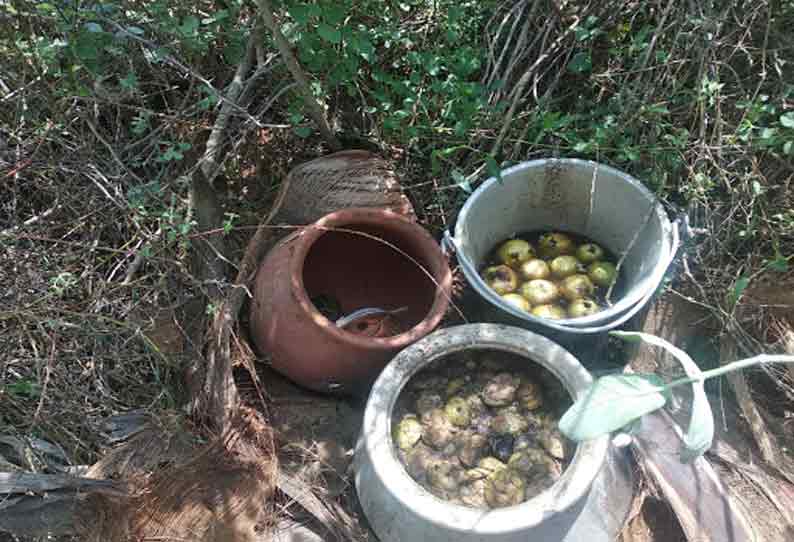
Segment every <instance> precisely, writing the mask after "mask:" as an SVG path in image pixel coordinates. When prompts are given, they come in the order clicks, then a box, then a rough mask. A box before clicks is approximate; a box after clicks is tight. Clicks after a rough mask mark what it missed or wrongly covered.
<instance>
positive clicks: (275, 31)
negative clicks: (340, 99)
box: [256, 0, 342, 151]
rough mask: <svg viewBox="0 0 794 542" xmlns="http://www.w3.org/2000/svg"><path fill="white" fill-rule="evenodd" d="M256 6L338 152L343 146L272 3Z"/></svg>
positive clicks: (259, 1) (322, 131) (309, 109)
mask: <svg viewBox="0 0 794 542" xmlns="http://www.w3.org/2000/svg"><path fill="white" fill-rule="evenodd" d="M256 4H257V6H259V14H260V15H261V16H262V20H263V21H264V22H265V26H266V27H267V28H268V29H269V30H270V33H271V34H272V35H273V40H274V41H275V42H276V48H278V51H279V52H280V53H281V56H283V57H284V61H285V62H286V63H287V68H289V71H290V73H291V74H292V77H293V78H294V79H295V82H296V83H297V84H298V90H299V91H300V93H301V95H302V96H303V101H304V102H305V104H306V109H307V112H308V113H309V116H310V117H311V118H312V120H313V121H314V123H315V124H316V125H317V128H318V129H319V130H320V134H321V135H322V136H323V139H325V141H326V143H328V146H329V147H331V149H332V150H334V151H338V150H339V149H341V148H342V144H341V143H339V140H338V139H337V138H336V136H335V135H334V134H333V132H332V131H331V127H330V126H329V125H328V121H327V120H326V118H325V113H324V112H323V108H322V106H321V105H320V104H319V102H317V100H316V99H315V98H314V94H312V90H311V87H310V86H309V80H308V79H307V78H306V74H305V73H304V71H303V68H301V66H300V64H299V63H298V59H297V58H295V54H294V53H293V52H292V48H291V47H290V44H289V43H288V42H287V39H286V38H285V37H284V34H282V33H281V29H279V27H278V25H277V24H276V21H275V19H274V18H273V5H272V4H271V3H270V0H256Z"/></svg>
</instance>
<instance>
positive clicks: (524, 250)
mask: <svg viewBox="0 0 794 542" xmlns="http://www.w3.org/2000/svg"><path fill="white" fill-rule="evenodd" d="M497 254H498V255H499V259H500V260H501V262H502V263H503V264H505V265H509V266H513V267H515V266H517V265H520V264H521V263H523V262H525V261H527V260H530V259H532V258H534V257H535V250H534V249H533V248H532V245H530V244H529V243H527V242H526V241H524V240H523V239H511V240H510V241H506V242H505V243H503V244H502V246H500V247H499V250H498V252H497Z"/></svg>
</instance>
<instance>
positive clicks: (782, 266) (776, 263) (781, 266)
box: [767, 256, 789, 273]
mask: <svg viewBox="0 0 794 542" xmlns="http://www.w3.org/2000/svg"><path fill="white" fill-rule="evenodd" d="M767 267H768V268H769V269H771V270H772V271H777V272H778V273H786V272H787V271H788V267H789V266H788V260H787V259H786V258H784V257H783V256H778V257H777V258H775V259H774V260H772V261H771V262H769V265H767Z"/></svg>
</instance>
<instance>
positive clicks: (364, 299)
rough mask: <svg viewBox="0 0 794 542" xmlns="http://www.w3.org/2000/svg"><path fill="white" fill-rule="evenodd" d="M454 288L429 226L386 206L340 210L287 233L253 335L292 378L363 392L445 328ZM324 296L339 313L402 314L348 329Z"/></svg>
mask: <svg viewBox="0 0 794 542" xmlns="http://www.w3.org/2000/svg"><path fill="white" fill-rule="evenodd" d="M451 286H452V276H451V273H450V270H449V266H448V264H447V260H446V257H445V256H444V254H443V253H442V251H441V247H440V246H439V245H438V243H436V241H435V240H434V239H433V238H432V237H431V236H430V234H429V233H428V232H427V231H426V230H425V229H424V228H422V227H421V226H419V225H418V224H416V223H415V222H413V221H411V220H409V219H407V218H405V217H404V216H402V215H401V214H398V213H396V212H394V211H390V210H386V209H378V208H349V209H343V210H340V211H336V212H334V213H331V214H328V215H326V216H324V217H323V218H321V219H320V220H318V221H317V222H315V223H314V224H312V225H310V226H307V227H305V228H302V229H301V230H299V231H297V232H296V233H294V234H292V235H290V236H288V237H287V238H285V239H284V240H283V241H282V242H280V243H279V244H278V245H277V246H276V247H274V248H273V250H271V251H270V252H269V253H268V255H267V256H266V257H265V259H264V260H263V261H262V263H261V264H260V267H259V270H258V272H257V276H256V281H255V284H254V299H253V302H252V303H251V308H250V330H251V335H252V338H253V340H254V343H255V344H256V346H257V348H258V350H259V351H260V352H262V353H263V354H266V355H268V356H269V357H270V359H271V363H272V366H273V368H274V369H275V370H277V371H279V372H281V373H282V374H284V375H286V376H287V377H288V378H290V379H291V380H293V381H294V382H296V383H298V384H300V385H302V386H304V387H307V388H310V389H313V390H317V391H323V392H351V393H361V392H362V391H363V392H365V391H366V390H368V388H369V386H370V385H371V383H372V381H373V380H374V379H375V378H376V377H377V375H378V373H379V372H380V370H381V369H382V368H383V366H384V365H386V363H387V362H388V361H389V360H390V359H391V358H392V357H393V356H394V354H396V353H397V352H398V351H400V350H401V349H403V348H405V347H406V346H408V345H409V344H411V343H413V342H415V341H417V340H419V339H421V338H422V337H424V336H425V335H427V334H428V333H430V332H431V331H432V330H433V329H434V328H435V327H436V326H437V325H438V323H439V322H440V321H441V319H442V318H443V316H444V313H445V312H446V309H447V307H448V304H449V296H450V291H451ZM320 298H323V299H330V300H333V301H334V303H335V304H337V305H338V310H339V311H340V314H347V315H349V314H350V313H355V312H356V311H358V310H359V309H362V308H380V309H386V310H395V309H397V310H398V311H399V313H398V314H394V315H391V316H389V319H388V320H386V319H385V318H384V319H383V320H382V321H380V322H374V323H373V321H372V318H370V319H369V321H368V322H367V323H366V325H365V324H364V323H363V322H361V321H360V322H359V324H360V325H361V328H358V327H355V326H353V327H344V328H343V327H340V326H339V325H338V320H331V319H329V318H327V317H326V316H324V315H323V313H321V312H320V311H319V310H318V307H317V306H315V303H316V302H318V301H317V300H318V299H320ZM313 300H314V301H313ZM373 327H374V332H373V333H370V331H372V329H373Z"/></svg>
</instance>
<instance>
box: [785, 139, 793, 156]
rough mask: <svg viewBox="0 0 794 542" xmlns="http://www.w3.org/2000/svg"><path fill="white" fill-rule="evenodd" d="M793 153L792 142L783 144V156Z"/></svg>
mask: <svg viewBox="0 0 794 542" xmlns="http://www.w3.org/2000/svg"><path fill="white" fill-rule="evenodd" d="M792 151H794V141H786V142H785V143H784V144H783V154H791V152H792Z"/></svg>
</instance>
